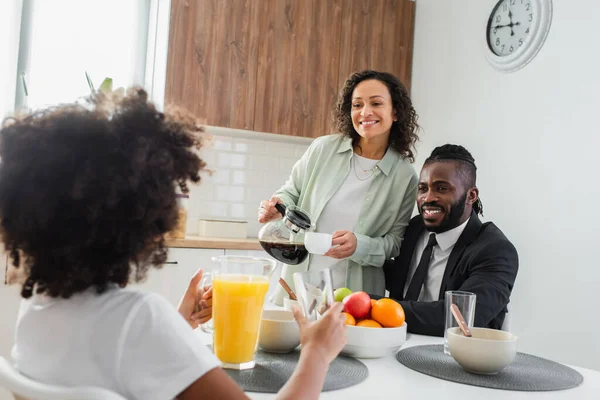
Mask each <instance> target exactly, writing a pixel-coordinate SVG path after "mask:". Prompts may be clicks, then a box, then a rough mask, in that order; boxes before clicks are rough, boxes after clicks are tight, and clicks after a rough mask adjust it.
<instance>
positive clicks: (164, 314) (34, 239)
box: [0, 89, 345, 400]
mask: <svg viewBox="0 0 600 400" xmlns="http://www.w3.org/2000/svg"><path fill="white" fill-rule="evenodd" d="M201 131H202V129H201V128H200V127H199V126H197V125H196V123H195V120H194V119H193V118H190V117H186V116H185V115H184V114H177V113H174V114H168V113H165V114H163V113H161V112H159V111H157V110H156V109H155V107H154V106H153V105H152V104H151V103H149V102H148V100H147V94H146V93H145V92H144V91H143V90H141V89H133V90H130V91H129V92H128V94H127V95H126V96H125V97H124V98H122V99H120V100H116V101H111V99H110V98H108V97H102V98H95V99H94V100H92V102H91V104H90V105H89V106H87V105H86V106H84V105H65V106H59V107H54V108H50V109H47V110H44V111H40V112H36V113H34V114H32V115H29V116H25V117H22V118H15V119H9V120H6V121H5V122H4V124H3V127H2V129H1V130H0V160H1V161H0V234H1V236H2V240H3V241H4V244H5V247H6V249H7V250H8V251H9V252H10V256H11V259H12V263H13V265H14V266H15V267H16V268H18V269H19V270H21V273H22V274H23V275H24V276H25V282H24V284H23V287H22V291H21V295H22V297H24V298H25V300H23V301H22V304H21V309H20V311H19V317H18V321H17V327H16V337H15V344H14V347H13V351H12V356H13V361H14V362H15V364H16V367H17V368H18V369H19V370H20V371H21V372H22V373H23V374H25V375H27V376H29V377H31V378H32V379H35V380H38V381H41V382H45V383H50V384H58V385H64V386H96V387H101V388H105V389H109V390H111V391H113V392H116V393H119V394H121V395H122V396H124V397H126V398H128V399H143V400H151V399H156V400H167V399H173V398H177V399H180V400H187V399H202V398H211V399H213V398H216V399H245V398H246V396H245V395H244V393H243V391H242V390H241V389H240V388H239V387H238V386H237V385H236V384H235V382H234V381H232V380H231V379H230V378H229V377H228V376H227V374H226V373H225V372H224V371H223V370H221V369H220V368H219V365H220V362H219V361H218V360H217V359H216V357H215V356H214V355H213V354H212V353H211V352H210V351H209V350H208V348H207V347H206V346H204V344H202V342H201V341H200V340H198V337H197V335H196V334H195V333H194V331H193V329H192V328H194V327H196V326H197V325H198V324H199V323H202V322H205V321H207V320H208V319H210V315H211V301H212V296H211V293H210V291H207V292H204V290H202V289H199V288H198V284H199V282H200V281H201V278H202V271H201V270H199V271H198V273H196V275H195V276H194V277H193V278H192V279H191V281H190V284H189V287H188V289H187V291H186V293H185V294H184V295H183V297H182V300H181V302H180V305H179V310H178V311H179V313H178V312H177V311H176V310H175V309H173V308H172V307H171V306H170V304H169V303H168V302H167V301H166V300H165V299H163V298H162V297H160V296H158V295H157V294H146V293H142V292H139V291H135V290H130V289H127V288H125V286H126V285H127V284H128V282H130V280H134V281H138V280H140V279H143V278H144V277H145V275H146V273H147V272H148V269H149V267H151V266H153V267H157V268H160V267H161V265H162V264H163V263H164V262H165V260H166V256H167V249H166V247H165V241H164V234H165V233H167V232H169V231H171V230H172V229H173V228H174V227H175V225H176V223H177V215H178V213H177V203H176V189H179V190H181V191H183V192H184V193H185V192H187V191H188V187H187V182H188V181H192V182H198V181H199V180H200V177H199V171H200V170H201V169H202V167H203V166H204V163H203V162H202V160H201V159H200V158H198V156H197V155H196V154H195V153H194V152H193V148H194V147H199V146H200V145H201V136H199V134H200V132H201ZM198 291H201V292H198ZM196 299H200V300H199V302H200V305H201V306H202V310H201V311H200V312H196V313H194V308H195V307H196V305H197V301H196ZM340 311H341V310H340V306H337V307H333V308H332V309H331V310H329V311H328V312H327V313H326V314H325V317H324V318H323V319H321V320H320V321H318V322H316V323H309V322H308V321H306V319H305V318H304V317H303V316H302V313H301V312H300V311H299V309H296V310H295V311H294V313H295V317H296V319H297V320H298V323H299V325H300V329H301V335H302V352H301V356H300V361H299V363H298V366H297V368H296V371H295V373H294V375H293V376H292V378H291V379H290V380H289V382H288V383H287V385H286V386H284V388H282V390H281V392H280V393H279V398H290V399H291V398H303V399H304V398H306V399H316V398H318V394H319V392H320V390H321V388H322V384H323V381H324V379H325V373H326V371H327V367H328V365H329V362H331V361H332V360H333V359H334V358H335V357H336V355H337V354H338V352H339V351H340V350H341V348H342V347H343V345H344V341H345V339H344V337H345V335H344V324H343V321H342V320H341V317H340V315H341V314H340ZM186 321H187V322H186ZM190 325H191V326H190Z"/></svg>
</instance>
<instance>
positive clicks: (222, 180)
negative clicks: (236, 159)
mask: <svg viewBox="0 0 600 400" xmlns="http://www.w3.org/2000/svg"><path fill="white" fill-rule="evenodd" d="M208 180H209V181H210V182H213V183H215V184H217V185H228V184H229V183H231V170H229V169H223V168H219V169H218V170H215V172H214V173H213V174H212V175H211V176H210V178H209V179H208Z"/></svg>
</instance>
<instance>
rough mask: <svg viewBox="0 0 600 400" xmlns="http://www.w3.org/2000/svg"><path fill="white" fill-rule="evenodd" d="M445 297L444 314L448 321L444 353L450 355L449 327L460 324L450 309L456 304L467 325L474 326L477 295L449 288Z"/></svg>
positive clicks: (445, 330)
mask: <svg viewBox="0 0 600 400" xmlns="http://www.w3.org/2000/svg"><path fill="white" fill-rule="evenodd" d="M445 297H446V306H445V307H444V310H445V312H444V314H445V320H446V323H445V325H444V353H446V354H448V355H450V350H448V329H450V328H453V327H455V326H458V322H456V320H455V319H454V316H453V315H452V312H451V311H450V306H451V305H452V304H456V306H457V307H458V309H459V310H460V312H461V313H462V315H463V317H464V318H465V322H466V323H467V326H468V327H469V328H472V327H473V322H474V321H475V300H476V299H477V295H475V293H471V292H463V291H452V290H449V291H447V292H446V296H445Z"/></svg>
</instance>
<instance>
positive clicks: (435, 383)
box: [198, 329, 600, 400]
mask: <svg viewBox="0 0 600 400" xmlns="http://www.w3.org/2000/svg"><path fill="white" fill-rule="evenodd" d="M198 332H200V330H199V329H198ZM199 334H200V335H201V337H202V340H203V341H205V343H206V344H210V341H211V338H210V336H209V335H207V334H204V333H201V332H200V333H199ZM442 343H443V338H438V337H430V336H421V335H413V334H409V337H408V340H407V341H406V343H405V344H404V346H402V348H403V349H404V348H407V347H411V346H418V345H424V344H442ZM360 361H362V362H363V363H364V364H365V365H366V366H367V368H369V377H368V378H367V379H366V380H365V381H363V382H362V383H359V384H358V385H354V386H351V387H349V388H346V389H341V390H334V391H330V392H323V393H322V394H321V397H320V398H321V399H323V400H327V399H341V400H354V399H356V400H359V399H360V400H364V399H419V400H425V399H432V400H445V399H460V400H466V399H474V400H482V399H483V400H496V399H502V400H505V399H510V400H513V399H544V400H546V399H548V400H559V399H564V400H586V399H595V400H598V399H600V372H598V371H593V370H589V369H586V368H578V367H573V368H574V369H575V370H577V371H579V373H581V375H583V379H584V380H583V383H582V384H581V385H579V386H578V387H576V388H575V389H569V390H561V391H554V392H513V391H506V390H498V389H486V388H482V387H477V386H470V385H463V384H460V383H454V382H449V381H445V380H442V379H438V378H434V377H431V376H428V375H425V374H422V373H420V372H416V371H413V370H412V369H410V368H407V367H405V366H404V365H402V364H400V363H399V362H398V361H397V360H396V357H395V355H389V356H387V357H384V358H378V359H373V360H366V359H365V360H362V359H361V360H360ZM247 395H248V396H249V397H250V398H252V399H254V400H266V399H274V398H275V394H268V393H252V392H248V393H247ZM417 396H418V397H417Z"/></svg>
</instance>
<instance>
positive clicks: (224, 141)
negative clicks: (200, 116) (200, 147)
mask: <svg viewBox="0 0 600 400" xmlns="http://www.w3.org/2000/svg"><path fill="white" fill-rule="evenodd" d="M214 148H215V150H226V151H227V150H231V149H232V148H233V141H232V139H231V138H229V137H226V136H216V137H215V146H214Z"/></svg>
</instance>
